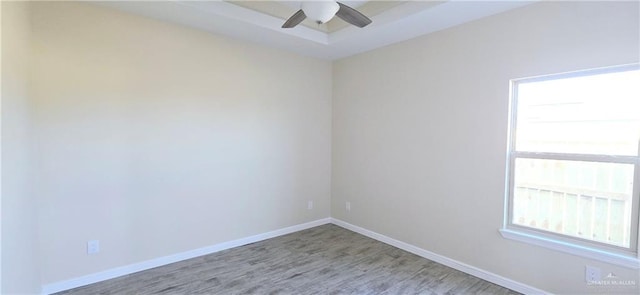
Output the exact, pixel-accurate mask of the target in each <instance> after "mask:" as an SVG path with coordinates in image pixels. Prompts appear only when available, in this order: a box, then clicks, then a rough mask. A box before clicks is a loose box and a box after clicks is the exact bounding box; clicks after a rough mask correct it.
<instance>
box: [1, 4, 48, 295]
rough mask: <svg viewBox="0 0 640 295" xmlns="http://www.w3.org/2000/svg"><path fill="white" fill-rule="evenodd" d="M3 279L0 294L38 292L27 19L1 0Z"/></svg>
mask: <svg viewBox="0 0 640 295" xmlns="http://www.w3.org/2000/svg"><path fill="white" fill-rule="evenodd" d="M0 5H1V9H2V108H1V110H2V113H1V115H0V116H1V118H2V194H1V195H2V214H1V216H2V240H1V245H2V268H1V269H2V276H1V278H2V279H1V283H2V284H1V285H2V288H1V289H0V293H2V294H17V293H18V294H19V293H35V292H37V291H39V288H40V282H39V277H38V267H37V258H36V257H37V238H36V218H35V208H36V206H35V200H34V198H33V194H32V191H31V187H33V185H34V183H33V182H32V180H33V179H32V175H30V173H31V169H29V167H30V164H29V163H30V155H29V154H30V153H29V151H30V148H31V136H30V131H29V130H30V125H31V124H30V122H29V120H30V118H29V117H30V110H29V98H28V70H27V69H28V63H29V15H28V5H27V4H26V3H18V2H6V1H2V3H1V4H0Z"/></svg>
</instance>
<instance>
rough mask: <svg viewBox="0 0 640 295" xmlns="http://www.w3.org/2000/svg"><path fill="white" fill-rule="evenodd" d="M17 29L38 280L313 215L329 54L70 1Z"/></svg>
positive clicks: (323, 198) (321, 202)
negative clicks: (27, 67) (26, 92)
mask: <svg viewBox="0 0 640 295" xmlns="http://www.w3.org/2000/svg"><path fill="white" fill-rule="evenodd" d="M32 30H33V31H32V34H33V49H34V55H33V67H32V71H33V79H32V81H31V82H32V87H31V89H32V94H33V111H34V114H33V115H34V116H33V122H34V125H35V128H36V130H35V133H36V135H37V137H38V148H39V150H38V151H37V153H36V155H37V158H36V159H35V161H36V162H37V165H38V167H37V171H38V175H37V177H38V178H39V179H40V185H39V189H38V191H37V195H38V200H39V209H40V210H39V213H40V216H39V224H40V231H39V233H40V238H41V240H42V241H43V243H41V249H40V251H41V253H42V257H43V258H42V260H41V261H40V263H41V268H42V283H43V284H48V283H53V282H58V281H61V280H65V279H71V278H75V277H78V276H82V275H86V274H91V273H94V272H97V271H101V270H106V269H110V268H113V267H118V266H123V265H127V264H131V263H135V262H139V261H144V260H148V259H152V258H157V257H162V256H165V255H170V254H175V253H179V252H182V251H187V250H192V249H196V248H199V247H204V246H209V245H213V244H216V243H220V242H225V241H230V240H233V239H237V238H243V237H247V236H250V235H254V234H259V233H264V232H267V231H270V230H275V229H280V228H284V227H287V226H292V225H296V224H300V223H304V222H308V221H312V220H317V219H320V218H326V217H329V209H330V208H329V207H330V206H329V202H330V165H331V159H330V149H331V142H330V140H331V135H330V132H331V114H330V112H331V89H332V85H331V83H332V81H331V63H330V62H326V61H320V60H317V59H312V58H306V57H301V56H298V55H294V54H290V53H286V52H284V51H281V50H275V49H269V48H265V47H260V46H256V45H254V44H250V43H244V42H239V41H234V40H232V39H228V38H225V37H220V36H215V35H212V34H208V33H206V32H202V31H198V30H195V29H189V28H185V27H180V26H177V25H173V24H169V23H163V22H159V21H154V20H151V19H146V18H142V17H138V16H133V15H129V14H126V13H122V12H118V11H115V10H110V9H106V8H101V7H96V6H92V5H87V4H80V3H60V2H58V3H38V4H34V5H33V7H32ZM308 200H312V201H314V202H315V208H314V210H307V201H308ZM91 239H99V240H100V242H101V253H100V254H98V255H87V254H86V242H87V241H88V240H91Z"/></svg>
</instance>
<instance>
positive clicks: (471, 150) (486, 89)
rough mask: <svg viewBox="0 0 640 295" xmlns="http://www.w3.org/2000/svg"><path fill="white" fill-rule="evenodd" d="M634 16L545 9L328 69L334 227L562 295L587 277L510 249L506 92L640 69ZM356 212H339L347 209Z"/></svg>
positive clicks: (632, 5)
mask: <svg viewBox="0 0 640 295" xmlns="http://www.w3.org/2000/svg"><path fill="white" fill-rule="evenodd" d="M638 11H639V7H638V2H625V3H623V2H588V3H587V2H550V3H538V4H533V5H531V6H528V7H524V8H521V9H518V10H514V11H511V12H507V13H504V14H501V15H497V16H494V17H490V18H486V19H483V20H479V21H475V22H472V23H468V24H465V25H462V26H459V27H456V28H452V29H448V30H445V31H441V32H438V33H435V34H432V35H428V36H424V37H420V38H417V39H413V40H410V41H406V42H403V43H400V44H396V45H392V46H388V47H386V48H382V49H378V50H374V51H371V52H368V53H364V54H360V55H358V56H354V57H350V58H346V59H343V60H340V61H338V62H336V63H335V64H334V70H333V74H334V88H333V149H332V154H333V166H332V171H333V174H332V216H333V217H335V218H339V219H342V220H345V221H347V222H350V223H352V224H355V225H358V226H361V227H364V228H367V229H369V230H373V231H375V232H378V233H381V234H384V235H387V236H390V237H392V238H395V239H398V240H401V241H404V242H407V243H410V244H413V245H416V246H418V247H421V248H423V249H426V250H429V251H432V252H435V253H437V254H440V255H444V256H446V257H449V258H453V259H455V260H458V261H461V262H464V263H467V264H469V265H472V266H475V267H478V268H481V269H484V270H487V271H489V272H493V273H496V274H498V275H502V276H504V277H507V278H510V279H513V280H516V281H519V282H523V283H525V284H529V285H531V286H534V287H537V288H541V289H543V290H547V291H550V292H554V293H563V294H567V293H574V294H575V293H591V292H599V293H614V292H626V293H630V292H631V293H633V292H635V293H637V292H638V291H639V290H638V287H637V286H636V288H613V289H606V288H605V289H603V288H597V287H587V286H586V283H585V281H584V266H585V265H586V264H589V265H594V266H597V267H600V268H601V269H602V272H603V275H606V274H607V273H608V272H614V273H615V274H617V275H618V277H619V279H621V280H635V281H636V282H637V284H640V275H639V272H638V271H637V270H630V269H626V268H622V267H616V266H613V265H609V264H605V263H601V262H598V261H593V260H590V259H584V258H580V257H576V256H571V255H567V254H563V253H560V252H556V251H552V250H547V249H545V248H540V247H537V246H532V245H528V244H524V243H520V242H515V241H511V240H506V239H504V238H502V237H501V236H500V234H499V233H498V229H499V228H500V227H501V225H502V219H503V201H504V187H505V183H504V179H505V161H506V146H507V141H506V135H507V109H508V99H509V79H512V78H521V77H527V76H535V75H542V74H551V73H559V72H565V71H573V70H580V69H589V68H594V67H602V66H610V65H617V64H625V63H632V62H638V61H639V60H640V58H639V52H640V48H639V44H640V40H639V36H640V32H639V27H640V26H639V22H640V21H639V16H638V13H639V12H638ZM346 201H350V202H351V211H350V212H347V211H345V202H346Z"/></svg>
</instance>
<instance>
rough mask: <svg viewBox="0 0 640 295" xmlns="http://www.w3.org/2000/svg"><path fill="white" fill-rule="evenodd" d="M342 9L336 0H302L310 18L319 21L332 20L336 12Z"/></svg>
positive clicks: (305, 11) (303, 8)
mask: <svg viewBox="0 0 640 295" xmlns="http://www.w3.org/2000/svg"><path fill="white" fill-rule="evenodd" d="M339 9H340V5H338V3H337V2H336V1H304V2H302V10H303V11H304V14H306V15H307V17H308V18H310V19H312V20H315V21H316V22H318V23H321V24H324V23H326V22H328V21H330V20H331V19H332V18H333V17H334V16H335V15H336V12H338V10H339Z"/></svg>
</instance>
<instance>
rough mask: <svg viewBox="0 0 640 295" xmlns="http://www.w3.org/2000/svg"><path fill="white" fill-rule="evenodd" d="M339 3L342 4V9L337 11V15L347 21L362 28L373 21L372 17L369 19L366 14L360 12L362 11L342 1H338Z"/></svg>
mask: <svg viewBox="0 0 640 295" xmlns="http://www.w3.org/2000/svg"><path fill="white" fill-rule="evenodd" d="M338 5H340V9H339V10H338V12H337V13H336V16H337V17H339V18H341V19H342V20H343V21H346V22H348V23H350V24H352V25H354V26H356V27H360V28H363V27H365V26H367V25H368V24H370V23H371V19H369V18H368V17H367V16H365V15H364V14H362V13H360V11H357V10H355V9H353V8H351V7H349V6H347V5H344V4H342V3H340V2H338Z"/></svg>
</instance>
